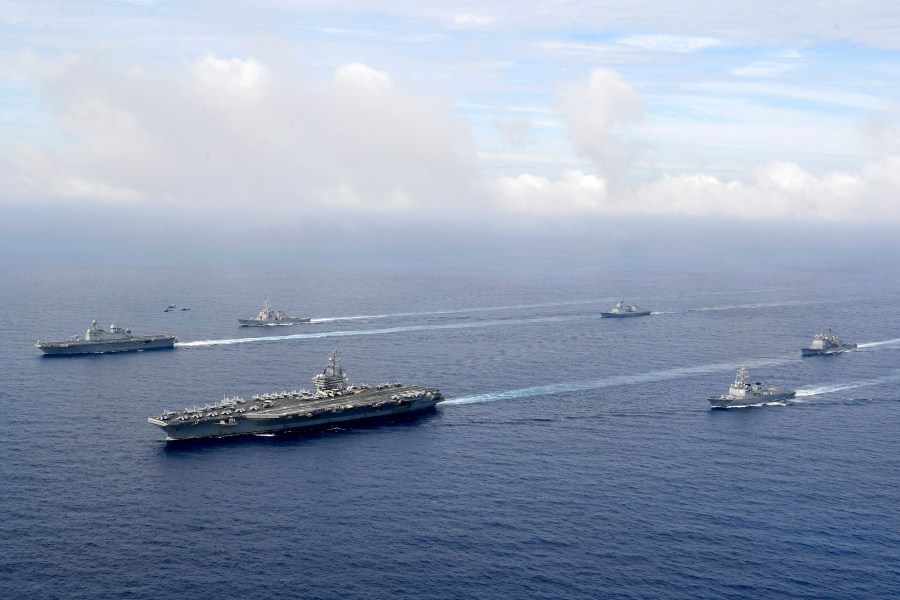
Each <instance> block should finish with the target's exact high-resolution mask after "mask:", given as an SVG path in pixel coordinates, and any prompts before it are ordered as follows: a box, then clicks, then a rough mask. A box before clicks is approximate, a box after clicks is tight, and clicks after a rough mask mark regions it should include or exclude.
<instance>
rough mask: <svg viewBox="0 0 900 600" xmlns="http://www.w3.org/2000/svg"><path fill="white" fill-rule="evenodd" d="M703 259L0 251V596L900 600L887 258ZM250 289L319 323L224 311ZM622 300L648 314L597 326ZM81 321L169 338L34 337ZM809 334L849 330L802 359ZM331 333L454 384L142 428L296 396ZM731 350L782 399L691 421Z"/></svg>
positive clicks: (373, 360) (376, 372)
mask: <svg viewBox="0 0 900 600" xmlns="http://www.w3.org/2000/svg"><path fill="white" fill-rule="evenodd" d="M712 264H714V262H713V261H706V262H702V263H697V264H691V263H683V264H678V263H677V260H676V259H675V258H673V259H672V261H671V262H669V263H666V264H664V265H660V264H659V263H655V264H654V265H651V266H647V264H646V263H644V262H642V260H641V259H640V258H637V259H635V260H634V261H633V262H632V263H631V264H627V265H626V264H622V263H621V262H614V263H612V264H606V265H594V266H584V265H580V266H577V267H575V266H572V263H568V262H566V261H557V260H549V261H547V262H540V261H535V262H534V263H532V264H530V265H527V266H520V267H519V268H514V269H507V268H504V267H501V266H497V267H496V268H491V267H490V266H487V265H479V266H478V268H472V267H471V266H469V267H465V268H464V267H462V266H460V267H453V266H452V265H450V264H449V263H447V264H442V265H439V266H437V267H435V270H433V271H430V270H429V269H422V268H416V269H403V268H395V267H391V266H381V267H371V268H365V269H363V268H360V269H357V270H352V269H344V270H339V271H334V270H329V269H326V268H324V267H321V268H319V267H309V266H304V267H273V268H264V269H258V268H233V269H213V268H199V267H193V266H189V267H182V268H171V267H169V268H155V267H149V266H139V267H115V268H100V267H96V268H86V267H78V268H74V267H73V268H62V267H56V268H50V267H35V268H29V269H25V268H15V267H9V266H7V267H6V270H5V272H4V277H3V279H4V281H5V282H6V285H4V286H3V287H2V289H0V306H2V308H3V315H2V319H0V340H2V341H0V364H2V366H3V371H4V373H3V377H2V382H3V383H2V388H0V409H2V420H0V440H2V447H3V460H2V461H0V512H2V519H0V597H3V598H110V599H129V598H161V597H183V598H195V599H205V598H209V599H219V598H243V599H246V600H250V599H255V598H260V599H262V598H273V597H302V598H367V599H368V598H422V599H429V598H435V599H437V598H484V599H493V598H547V599H550V598H552V599H572V600H574V599H580V598H607V597H609V598H896V597H897V593H898V592H897V590H898V589H900V517H898V512H897V507H898V506H900V453H898V450H897V433H898V431H900V392H898V390H900V310H898V309H900V286H898V281H900V276H898V275H900V273H898V270H897V269H896V267H894V268H887V269H886V268H885V266H884V264H880V265H878V266H877V267H876V266H875V265H872V266H871V267H865V266H863V267H860V266H859V265H858V264H849V263H846V264H845V263H841V264H844V266H841V264H838V265H835V264H831V265H829V266H827V267H825V266H822V267H810V266H808V265H806V266H803V265H791V264H789V263H788V262H787V261H785V264H772V263H770V264H767V265H766V266H765V267H762V266H754V263H753V261H752V260H751V259H750V258H747V259H746V260H744V261H743V262H742V261H736V262H724V263H723V264H722V266H721V267H711V266H710V265H712ZM266 297H271V298H272V301H273V303H274V304H275V306H276V308H281V309H284V310H286V311H288V312H290V313H294V314H304V315H310V316H313V317H314V318H315V321H314V322H313V323H311V324H308V325H298V326H294V327H290V328H284V329H281V328H278V329H277V330H273V329H272V328H266V329H264V330H257V329H246V328H245V329H241V328H239V327H237V321H236V318H237V317H238V316H243V315H248V314H253V313H255V312H256V311H257V310H258V309H259V306H260V305H261V304H262V301H263V300H265V298H266ZM620 297H625V298H627V299H630V300H634V301H636V302H638V303H640V304H641V305H643V306H645V307H647V308H651V309H653V310H654V311H656V312H655V314H653V315H651V316H649V317H646V318H638V319H628V320H603V319H600V318H598V314H597V313H598V312H599V311H600V310H603V309H607V308H609V307H611V306H612V304H613V303H614V302H615V301H616V300H618V299H619V298H620ZM170 303H171V304H177V305H179V306H190V307H191V310H190V311H187V312H181V311H176V312H172V313H163V308H164V307H165V306H166V305H167V304H170ZM94 318H97V319H99V320H100V321H101V322H102V323H108V322H109V321H112V320H115V321H117V322H118V323H119V324H121V325H125V326H129V327H131V328H132V329H133V330H134V331H135V333H149V332H169V333H174V334H176V335H177V336H178V338H179V341H180V342H181V344H180V345H179V347H178V348H176V349H175V350H172V351H162V352H150V353H139V354H120V355H106V356H88V357H69V358H62V359H45V358H41V357H40V356H39V353H38V351H37V350H36V349H35V348H34V347H33V344H34V342H35V340H36V339H38V338H41V339H53V338H62V337H68V336H69V335H73V334H75V333H83V331H84V329H86V328H87V326H88V324H89V323H90V320H91V319H94ZM829 323H831V324H833V325H834V328H835V330H836V331H838V332H839V333H841V334H842V335H843V336H844V337H845V338H846V339H848V340H851V341H857V342H859V343H860V344H861V347H860V349H859V350H857V351H854V352H850V353H846V354H843V355H840V356H834V357H821V358H807V359H801V358H800V352H799V349H800V347H801V345H803V344H805V343H807V342H809V341H810V339H811V337H812V335H813V334H814V333H816V332H817V331H820V330H821V329H823V328H824V327H826V326H827V325H828V324H829ZM260 338H265V339H260ZM248 339H249V340H251V341H249V342H247V341H241V340H248ZM332 349H337V350H338V351H339V352H340V354H341V358H342V362H343V364H344V366H345V368H346V370H347V371H348V373H349V376H350V379H351V381H352V382H353V383H379V382H382V381H405V382H414V383H421V384H427V385H433V386H437V387H439V388H441V389H442V391H443V392H444V393H445V395H446V396H447V398H448V401H447V402H445V403H443V404H442V405H440V406H439V408H438V410H437V411H435V412H434V413H432V414H426V415H423V416H421V417H418V418H414V419H410V420H404V421H400V422H396V423H379V424H376V425H373V426H367V427H355V428H354V427H344V428H336V429H334V430H329V431H324V432H318V433H314V434H304V435H288V436H277V437H251V438H244V439H232V440H224V441H211V442H207V443H189V444H167V443H166V442H165V441H164V439H163V435H162V433H161V432H160V431H159V430H158V429H156V428H155V427H152V426H150V425H149V424H148V423H147V421H146V419H147V417H148V416H150V415H155V414H158V413H160V412H161V411H162V410H163V409H180V408H183V407H185V406H188V405H194V404H201V405H202V404H205V403H207V402H215V401H217V400H219V399H221V397H222V395H223V394H226V393H227V394H229V395H234V394H241V395H245V396H247V395H250V394H253V393H255V392H266V391H280V390H283V389H293V388H299V387H311V383H310V379H309V378H310V377H311V376H312V375H313V374H314V373H316V372H318V371H319V370H321V369H322V368H323V367H324V365H325V360H326V356H327V353H328V352H329V351H330V350H332ZM742 365H747V366H748V367H749V368H750V370H751V374H752V375H753V376H754V378H755V379H763V380H765V381H767V382H770V383H773V384H777V385H781V386H790V387H796V388H798V389H799V390H800V394H799V395H798V398H797V399H796V400H795V401H793V402H790V403H788V404H786V405H776V406H765V407H761V408H747V409H733V410H722V411H710V410H709V408H708V404H707V402H706V400H705V398H706V397H707V396H709V395H714V394H719V393H723V392H725V391H726V390H727V387H728V385H729V383H730V382H731V380H732V379H733V377H734V372H735V370H736V369H737V368H738V367H740V366H742Z"/></svg>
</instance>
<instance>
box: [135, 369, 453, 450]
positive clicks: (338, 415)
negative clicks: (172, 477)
mask: <svg viewBox="0 0 900 600" xmlns="http://www.w3.org/2000/svg"><path fill="white" fill-rule="evenodd" d="M313 383H315V385H316V391H314V392H311V391H307V390H299V391H298V390H294V391H291V392H286V391H285V392H275V393H269V394H261V395H254V396H251V397H250V399H249V400H247V399H244V398H241V397H233V398H228V397H226V398H224V399H223V400H221V401H219V402H217V403H215V404H212V405H210V404H207V405H205V406H203V407H199V406H194V407H193V408H185V409H184V410H181V411H175V412H172V411H165V412H163V413H162V414H161V415H159V416H156V417H150V418H149V419H147V421H148V422H149V423H151V424H152V425H156V426H157V427H159V428H160V429H162V430H163V431H164V432H165V433H166V439H167V440H188V439H197V438H215V437H227V436H234V435H246V434H259V433H279V432H284V431H296V430H303V429H312V428H320V427H323V426H327V425H331V424H335V423H349V422H354V421H362V420H366V419H376V418H379V417H389V416H397V415H405V414H411V413H418V412H422V411H426V410H430V409H433V408H434V407H435V405H436V404H437V403H438V402H441V401H442V400H444V396H443V394H441V392H440V391H439V390H437V389H435V388H430V387H424V386H420V385H409V384H403V383H383V384H381V385H375V386H368V385H360V386H353V385H350V383H349V382H348V380H347V376H346V374H345V373H344V370H343V368H342V367H341V363H340V360H339V358H338V354H337V352H332V353H331V354H330V355H329V356H328V366H327V367H325V370H324V371H323V372H322V373H319V374H318V375H316V376H315V377H313Z"/></svg>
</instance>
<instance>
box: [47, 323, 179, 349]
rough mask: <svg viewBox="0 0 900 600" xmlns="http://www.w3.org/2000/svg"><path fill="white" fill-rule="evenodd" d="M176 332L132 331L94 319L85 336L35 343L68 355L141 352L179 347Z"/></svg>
mask: <svg viewBox="0 0 900 600" xmlns="http://www.w3.org/2000/svg"><path fill="white" fill-rule="evenodd" d="M175 342H176V339H175V336H174V335H168V334H159V335H132V334H131V330H130V329H125V328H124V327H119V326H117V325H116V324H115V323H113V324H112V325H110V326H109V329H103V328H102V327H99V326H98V325H97V321H96V320H95V321H93V322H91V326H90V327H89V328H88V330H87V331H86V332H85V334H84V337H83V338H82V337H78V336H77V335H75V336H72V337H71V338H70V339H68V340H63V341H59V342H42V341H40V340H38V342H37V343H36V344H35V347H37V348H38V349H39V350H40V351H41V352H43V353H44V356H67V355H72V354H106V353H108V352H137V351H141V350H168V349H171V348H174V347H175Z"/></svg>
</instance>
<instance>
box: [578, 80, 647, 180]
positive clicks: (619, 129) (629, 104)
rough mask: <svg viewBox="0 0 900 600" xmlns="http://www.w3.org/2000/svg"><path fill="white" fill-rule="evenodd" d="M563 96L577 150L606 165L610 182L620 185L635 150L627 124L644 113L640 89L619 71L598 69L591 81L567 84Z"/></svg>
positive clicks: (603, 166) (602, 167)
mask: <svg viewBox="0 0 900 600" xmlns="http://www.w3.org/2000/svg"><path fill="white" fill-rule="evenodd" d="M560 97H561V100H562V113H563V117H564V118H565V119H566V122H567V125H568V128H569V135H570V136H571V138H572V141H573V142H574V144H575V150H576V151H577V152H578V154H579V155H581V156H584V157H586V158H589V159H590V160H591V161H593V162H594V164H596V165H597V166H598V167H599V168H600V169H602V171H603V173H604V175H605V176H606V178H607V180H608V181H609V183H610V185H613V186H616V185H619V184H620V183H621V179H622V175H623V173H622V170H623V168H624V167H625V165H626V163H627V161H628V160H629V158H630V154H631V149H630V148H629V146H628V142H627V139H628V138H627V127H628V125H629V124H631V123H633V122H635V121H637V120H639V119H640V118H641V117H642V116H643V103H642V101H641V98H640V96H639V95H638V93H637V91H635V89H634V88H633V87H632V86H631V85H629V84H628V83H627V82H626V81H625V80H624V79H622V77H621V76H620V75H619V74H618V73H616V72H614V71H610V70H607V69H594V70H593V71H592V72H591V75H590V78H589V79H588V81H587V82H584V83H581V84H576V85H570V86H568V87H566V88H565V89H564V90H563V92H562V93H561V95H560Z"/></svg>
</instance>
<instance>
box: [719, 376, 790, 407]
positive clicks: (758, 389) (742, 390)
mask: <svg viewBox="0 0 900 600" xmlns="http://www.w3.org/2000/svg"><path fill="white" fill-rule="evenodd" d="M796 395H797V392H796V390H780V389H778V388H773V387H769V386H766V385H763V384H761V383H760V382H758V381H757V382H756V383H749V382H748V381H747V369H744V368H741V369H739V370H738V372H737V375H736V376H735V378H734V383H732V384H731V387H730V388H728V393H727V394H725V395H723V396H713V397H712V398H709V399H708V400H709V405H710V407H712V408H731V407H735V406H752V405H754V404H763V403H765V402H777V401H778V400H790V399H791V398H793V397H794V396H796Z"/></svg>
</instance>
